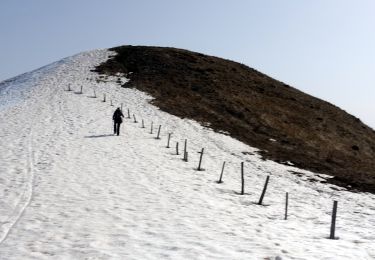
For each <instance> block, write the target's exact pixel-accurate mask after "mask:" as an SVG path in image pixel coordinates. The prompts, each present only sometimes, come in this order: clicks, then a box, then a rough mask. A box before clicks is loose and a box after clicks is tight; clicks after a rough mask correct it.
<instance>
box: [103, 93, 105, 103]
mask: <svg viewBox="0 0 375 260" xmlns="http://www.w3.org/2000/svg"><path fill="white" fill-rule="evenodd" d="M103 102H105V94H103Z"/></svg>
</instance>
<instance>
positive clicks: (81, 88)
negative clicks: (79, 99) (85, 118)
mask: <svg viewBox="0 0 375 260" xmlns="http://www.w3.org/2000/svg"><path fill="white" fill-rule="evenodd" d="M81 94H83V86H81Z"/></svg>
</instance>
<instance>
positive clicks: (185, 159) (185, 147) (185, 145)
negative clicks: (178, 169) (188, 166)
mask: <svg viewBox="0 0 375 260" xmlns="http://www.w3.org/2000/svg"><path fill="white" fill-rule="evenodd" d="M186 149H187V139H185V143H184V158H183V159H182V160H184V161H185V162H187V158H186Z"/></svg>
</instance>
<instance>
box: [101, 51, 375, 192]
mask: <svg viewBox="0 0 375 260" xmlns="http://www.w3.org/2000/svg"><path fill="white" fill-rule="evenodd" d="M111 50H113V51H116V52H117V55H115V56H113V57H112V58H110V59H109V60H108V61H107V62H105V63H103V64H101V65H100V66H98V67H97V68H96V71H97V72H99V73H101V74H107V75H116V73H118V72H120V73H124V74H125V75H127V77H128V78H129V79H130V82H129V83H127V84H125V85H124V86H123V87H134V88H137V89H139V90H142V91H144V92H147V93H149V94H150V95H152V96H153V97H154V98H155V100H154V101H153V104H155V105H156V106H158V107H160V109H162V110H164V111H166V112H168V113H171V114H173V115H176V116H179V117H182V118H184V117H186V118H190V119H194V120H197V121H199V122H201V123H202V124H204V125H209V126H210V127H211V128H213V129H214V130H216V131H225V132H228V133H229V134H230V135H231V136H232V137H234V138H236V139H238V140H240V141H242V142H245V143H247V144H249V145H251V146H254V147H257V148H259V149H260V150H262V155H263V156H264V157H265V158H267V159H272V160H274V161H277V162H280V163H282V162H286V161H289V162H291V163H293V164H294V165H295V166H297V167H300V168H303V169H308V170H312V171H315V172H319V173H325V174H329V175H332V176H335V177H334V178H332V179H330V180H329V182H333V183H335V184H337V185H340V186H344V187H347V188H350V189H356V190H360V191H369V192H375V162H374V160H373V158H374V155H375V132H374V131H373V130H372V129H371V128H370V127H368V126H366V125H365V124H363V123H362V122H361V121H360V120H359V119H358V118H356V117H354V116H352V115H350V114H348V113H346V112H345V111H343V110H341V109H340V108H338V107H336V106H334V105H332V104H330V103H328V102H325V101H323V100H321V99H318V98H315V97H312V96H310V95H307V94H305V93H303V92H301V91H299V90H297V89H295V88H293V87H290V86H288V85H286V84H284V83H282V82H280V81H277V80H275V79H273V78H270V77H268V76H267V75H265V74H262V73H260V72H258V71H256V70H254V69H252V68H249V67H247V66H245V65H243V64H240V63H237V62H233V61H230V60H225V59H221V58H217V57H213V56H207V55H203V54H200V53H195V52H191V51H187V50H181V49H175V48H162V47H144V46H121V47H116V48H113V49H111Z"/></svg>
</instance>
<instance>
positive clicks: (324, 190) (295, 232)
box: [0, 50, 375, 259]
mask: <svg viewBox="0 0 375 260" xmlns="http://www.w3.org/2000/svg"><path fill="white" fill-rule="evenodd" d="M109 55H111V53H110V52H109V51H107V50H97V51H92V52H86V53H82V54H79V55H76V56H74V57H71V58H67V59H64V60H62V61H60V62H56V63H54V64H51V65H49V66H46V67H44V68H41V69H39V70H36V71H34V72H31V73H27V74H24V75H21V76H19V77H17V78H14V79H11V80H8V81H6V82H2V83H0V162H1V164H0V194H1V199H0V259H373V258H375V244H374V239H375V228H374V224H375V219H374V215H375V206H374V202H375V197H374V196H373V195H371V194H363V193H362V194H358V193H351V192H347V191H344V190H342V189H341V188H337V187H335V186H332V185H326V184H323V183H320V182H319V180H323V178H322V177H324V176H319V175H314V174H313V173H310V172H307V171H303V170H299V169H295V168H293V167H292V166H285V165H280V164H276V163H274V162H270V161H263V160H261V159H260V157H259V156H258V155H257V154H256V149H254V148H251V147H248V146H246V145H244V144H242V143H240V142H238V141H236V140H234V139H232V138H230V137H228V136H226V135H223V134H219V133H214V132H212V131H211V130H209V129H207V128H204V127H202V126H200V125H199V124H198V123H196V122H192V121H189V120H183V119H179V118H176V117H174V116H171V115H169V114H166V113H164V112H162V111H160V110H158V109H157V108H156V107H154V106H152V105H150V104H149V103H148V101H149V100H150V99H151V97H149V96H147V95H146V94H144V93H141V92H139V91H137V90H134V89H124V88H120V87H119V84H118V83H116V81H117V80H118V79H117V78H112V79H108V80H106V82H103V81H97V79H98V78H99V77H98V75H96V74H95V73H93V72H90V69H92V68H93V67H94V66H95V65H97V64H99V63H100V62H102V61H104V60H105V59H107V58H108V56H109ZM122 80H123V81H124V80H126V79H125V78H122ZM69 84H70V85H71V88H72V89H73V91H70V92H69V91H66V90H67V89H68V85H69ZM81 86H83V94H79V93H78V92H79V90H80V87H81ZM94 90H95V92H96V94H97V96H98V97H97V98H93V97H92V96H93V92H94ZM104 93H105V94H106V100H107V102H103V101H102V100H103V94H104ZM111 100H112V103H113V104H114V105H115V106H111V105H110V101H111ZM121 104H123V108H124V112H125V114H126V111H127V109H128V108H129V109H130V111H131V114H132V115H133V113H134V114H135V116H136V118H137V120H138V123H134V122H133V119H126V120H125V122H124V124H123V125H122V133H121V135H120V136H113V135H112V131H113V129H112V121H111V116H112V113H113V111H114V109H115V107H116V106H120V105H121ZM142 119H143V120H144V123H145V126H146V128H141V123H140V122H141V120H142ZM151 122H153V126H154V131H153V134H150V124H151ZM159 125H162V127H161V139H160V140H157V139H155V136H156V131H157V127H158V126H159ZM170 132H171V133H172V138H171V147H172V148H169V149H168V148H166V144H167V133H170ZM185 139H187V140H188V152H189V161H188V162H184V161H183V160H182V155H176V154H175V153H176V152H175V143H176V142H179V145H180V153H181V152H182V149H181V147H182V146H183V142H184V140H185ZM201 148H205V152H204V156H203V163H202V166H203V168H204V169H205V171H196V170H195V169H196V168H197V165H198V160H199V155H200V154H198V153H197V152H198V151H200V150H201ZM223 161H226V167H225V172H224V178H223V179H224V183H222V184H217V183H216V181H217V179H218V177H219V174H220V171H221V166H222V163H223ZM241 162H245V183H246V187H245V192H246V194H245V195H243V196H241V195H239V194H238V192H239V191H240V183H241V179H240V163H241ZM290 171H298V172H299V173H300V175H302V177H298V176H296V175H293V174H291V173H290ZM268 175H269V176H270V183H269V186H268V190H267V193H266V195H265V199H264V204H265V205H266V206H259V205H256V202H257V201H258V199H259V196H260V194H261V191H262V188H263V184H264V181H265V179H266V176H268ZM308 179H313V180H318V181H316V182H311V181H308ZM286 192H289V198H290V201H289V217H288V220H284V203H285V202H284V200H285V193H286ZM333 200H338V201H339V209H338V219H337V231H336V233H337V236H338V237H339V239H338V240H329V239H327V237H328V236H329V228H330V214H331V210H332V202H333Z"/></svg>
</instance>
